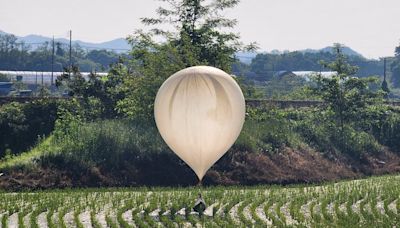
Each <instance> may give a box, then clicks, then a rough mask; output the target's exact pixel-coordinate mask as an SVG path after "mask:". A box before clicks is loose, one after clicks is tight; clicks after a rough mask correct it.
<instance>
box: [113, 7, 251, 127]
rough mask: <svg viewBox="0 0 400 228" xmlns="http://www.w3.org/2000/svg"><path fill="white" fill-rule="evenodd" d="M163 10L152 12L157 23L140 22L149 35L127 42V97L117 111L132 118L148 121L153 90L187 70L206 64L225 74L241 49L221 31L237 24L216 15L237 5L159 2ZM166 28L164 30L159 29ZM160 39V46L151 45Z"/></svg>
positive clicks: (232, 37) (236, 40) (140, 34)
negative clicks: (129, 50)
mask: <svg viewBox="0 0 400 228" xmlns="http://www.w3.org/2000/svg"><path fill="white" fill-rule="evenodd" d="M161 1H162V2H164V3H166V4H167V6H166V7H160V8H158V9H157V14H158V17H157V18H142V22H143V24H144V25H146V26H154V27H155V28H152V29H151V30H150V31H149V32H144V31H141V30H139V31H137V32H136V33H135V34H134V35H132V36H130V37H129V38H128V40H129V42H130V43H131V44H132V45H133V48H132V51H131V53H130V55H131V58H130V60H128V68H129V71H128V72H129V73H128V75H126V76H122V77H123V78H124V83H123V88H122V89H123V91H124V93H125V94H126V97H125V98H124V99H122V100H121V101H119V102H118V106H117V108H118V110H119V111H120V112H122V113H124V114H125V115H127V116H129V117H131V118H139V119H143V120H146V121H149V120H152V119H153V103H154V99H155V96H156V93H157V90H158V88H159V87H160V86H161V84H162V83H163V81H164V80H165V79H166V78H167V77H169V76H170V75H171V74H173V73H175V72H177V71H179V70H181V69H183V68H186V67H190V66H195V65H211V66H215V67H218V68H220V69H223V70H225V71H228V72H230V70H231V67H232V64H233V63H234V62H235V56H234V54H235V53H236V52H237V51H238V50H240V49H252V48H254V44H251V45H249V46H244V45H243V44H242V43H241V42H239V36H238V35H236V34H234V33H229V32H223V31H222V30H223V29H224V28H225V29H226V28H232V27H233V26H234V25H235V24H236V20H231V19H226V18H224V17H222V16H221V13H222V12H223V11H224V10H225V9H228V8H233V7H234V6H236V5H237V4H238V3H239V1H238V0H214V1H211V2H210V1H205V0H168V1H167V0H161ZM161 24H169V25H170V26H172V27H173V28H174V30H173V31H167V30H163V29H160V28H158V27H157V26H160V25H161ZM157 36H161V37H162V38H163V42H156V41H155V38H156V37H157Z"/></svg>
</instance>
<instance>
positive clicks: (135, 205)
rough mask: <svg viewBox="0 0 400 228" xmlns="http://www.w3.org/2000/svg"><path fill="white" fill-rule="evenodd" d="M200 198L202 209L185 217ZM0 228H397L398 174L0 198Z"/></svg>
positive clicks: (399, 224)
mask: <svg viewBox="0 0 400 228" xmlns="http://www.w3.org/2000/svg"><path fill="white" fill-rule="evenodd" d="M200 191H201V193H202V195H203V198H204V200H205V201H206V203H207V204H208V205H207V209H206V211H205V212H204V215H203V216H199V214H197V213H196V212H194V211H192V209H191V208H192V207H193V205H194V202H195V201H196V199H197V195H198V193H199V192H200ZM0 221H1V227H400V175H397V176H383V177H372V178H368V179H363V180H354V181H344V182H339V183H330V184H324V185H320V186H313V185H304V186H299V185H296V186H287V187H281V186H257V187H240V186H238V187H209V188H202V189H199V188H195V187H193V188H154V189H150V188H125V189H107V188H105V189H78V190H52V191H43V192H21V193H10V192H3V193H0Z"/></svg>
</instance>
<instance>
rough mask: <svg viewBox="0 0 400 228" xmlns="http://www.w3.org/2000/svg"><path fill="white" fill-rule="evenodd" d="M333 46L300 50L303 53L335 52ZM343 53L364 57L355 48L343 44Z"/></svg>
mask: <svg viewBox="0 0 400 228" xmlns="http://www.w3.org/2000/svg"><path fill="white" fill-rule="evenodd" d="M332 48H333V47H332V46H328V47H324V48H322V49H305V50H301V51H300V52H303V53H318V52H329V53H333V49H332ZM342 51H343V54H345V55H349V56H359V57H363V58H364V56H363V55H361V54H360V53H358V52H356V51H354V50H353V49H351V48H349V47H346V46H343V49H342Z"/></svg>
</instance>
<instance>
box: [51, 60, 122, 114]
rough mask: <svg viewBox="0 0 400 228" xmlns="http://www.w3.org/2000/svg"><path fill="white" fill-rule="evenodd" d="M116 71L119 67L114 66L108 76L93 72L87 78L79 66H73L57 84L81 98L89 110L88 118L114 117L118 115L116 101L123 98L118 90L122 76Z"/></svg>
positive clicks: (83, 104)
mask: <svg viewBox="0 0 400 228" xmlns="http://www.w3.org/2000/svg"><path fill="white" fill-rule="evenodd" d="M120 71H121V70H120ZM115 72H118V67H114V68H113V70H111V71H110V73H109V74H108V76H106V77H100V76H98V75H96V74H95V73H91V74H89V75H88V77H87V78H85V77H84V76H83V75H82V74H81V73H80V72H79V68H78V67H77V66H73V67H72V69H66V70H65V72H64V73H63V74H62V75H61V76H60V77H59V78H57V80H56V85H57V86H58V87H63V88H65V89H66V91H67V92H68V95H69V96H72V97H77V98H79V99H80V101H81V102H82V104H81V105H82V106H83V108H85V109H86V111H87V115H86V117H87V119H89V120H91V119H97V118H114V117H116V116H117V112H116V108H115V107H116V103H117V101H118V100H119V99H121V96H120V93H119V92H118V90H119V87H120V84H121V83H122V78H121V77H119V75H118V74H116V73H115Z"/></svg>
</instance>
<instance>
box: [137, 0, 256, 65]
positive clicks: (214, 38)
mask: <svg viewBox="0 0 400 228" xmlns="http://www.w3.org/2000/svg"><path fill="white" fill-rule="evenodd" d="M160 1H162V2H165V3H167V6H166V7H159V8H158V9H157V14H158V17H157V18H142V22H143V24H145V25H147V26H156V25H161V24H169V25H171V26H173V27H174V28H175V31H167V30H163V29H160V28H153V29H151V31H150V32H149V33H147V35H148V36H149V37H153V36H157V35H161V36H163V37H164V38H166V39H167V41H168V42H170V43H171V44H172V45H173V46H174V47H176V48H177V50H178V52H179V54H180V55H182V56H184V57H185V58H183V59H184V60H185V64H186V66H192V65H193V63H203V64H206V65H211V66H215V67H218V68H221V69H223V70H225V71H230V70H231V65H232V63H233V62H234V61H235V56H234V54H235V53H236V52H237V51H239V50H241V49H251V50H253V49H254V48H255V44H254V43H253V44H251V45H249V46H246V47H245V46H244V45H243V44H242V43H241V42H240V41H239V36H238V35H237V34H234V33H233V32H223V31H222V30H225V29H226V28H233V27H234V26H235V25H236V23H237V21H236V20H234V19H228V18H225V17H223V16H221V13H222V12H223V11H224V10H226V9H229V8H234V7H235V6H236V5H237V4H238V3H239V0H213V1H205V0H168V1H167V0H160ZM137 34H139V35H141V34H143V32H142V31H138V33H137ZM186 59H187V61H186ZM194 60H197V61H194Z"/></svg>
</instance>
